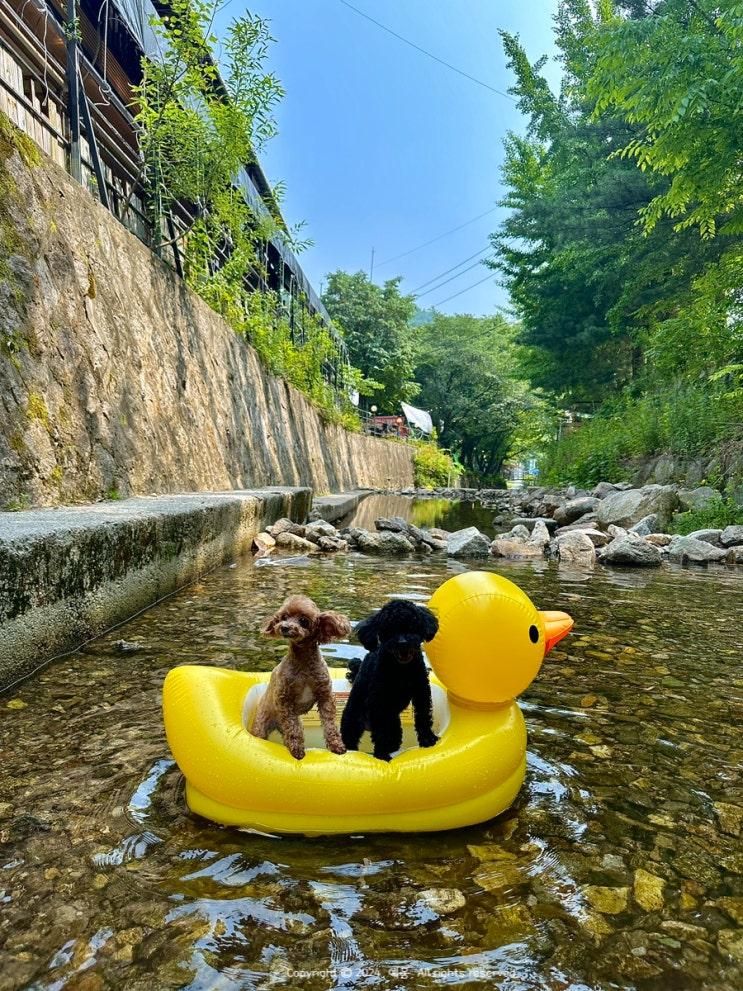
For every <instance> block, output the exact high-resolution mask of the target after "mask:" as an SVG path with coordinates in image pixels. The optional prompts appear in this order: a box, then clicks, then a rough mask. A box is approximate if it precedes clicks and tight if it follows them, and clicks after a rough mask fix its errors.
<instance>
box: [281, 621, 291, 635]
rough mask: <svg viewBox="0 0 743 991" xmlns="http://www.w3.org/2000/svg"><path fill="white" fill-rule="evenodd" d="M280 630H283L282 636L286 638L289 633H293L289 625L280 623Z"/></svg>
mask: <svg viewBox="0 0 743 991" xmlns="http://www.w3.org/2000/svg"><path fill="white" fill-rule="evenodd" d="M279 629H280V630H281V632H282V634H283V635H284V636H286V635H287V634H288V633H290V632H291V625H290V624H289V623H279Z"/></svg>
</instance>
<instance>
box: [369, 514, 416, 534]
mask: <svg viewBox="0 0 743 991" xmlns="http://www.w3.org/2000/svg"><path fill="white" fill-rule="evenodd" d="M374 526H375V527H376V528H377V530H389V531H390V532H391V533H407V530H408V522H407V520H404V519H403V518H402V516H392V517H391V518H390V519H387V518H386V517H385V516H380V517H379V519H377V520H374Z"/></svg>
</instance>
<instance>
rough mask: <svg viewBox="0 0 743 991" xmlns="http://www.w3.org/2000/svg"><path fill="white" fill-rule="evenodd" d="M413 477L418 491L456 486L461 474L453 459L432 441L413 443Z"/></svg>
mask: <svg viewBox="0 0 743 991" xmlns="http://www.w3.org/2000/svg"><path fill="white" fill-rule="evenodd" d="M414 447H415V454H414V455H413V476H414V481H415V485H416V487H417V488H419V489H435V488H439V487H441V486H446V485H456V483H457V480H458V478H459V475H460V473H461V469H460V467H459V466H458V465H457V463H456V462H455V460H454V458H453V457H452V456H451V454H449V452H448V451H445V450H444V449H443V448H441V447H439V446H438V445H437V444H435V443H433V442H432V441H427V440H419V441H415V442H414Z"/></svg>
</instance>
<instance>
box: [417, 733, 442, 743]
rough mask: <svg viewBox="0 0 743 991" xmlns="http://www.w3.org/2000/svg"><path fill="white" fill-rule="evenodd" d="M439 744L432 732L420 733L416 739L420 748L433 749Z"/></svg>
mask: <svg viewBox="0 0 743 991" xmlns="http://www.w3.org/2000/svg"><path fill="white" fill-rule="evenodd" d="M438 742H439V738H438V737H437V736H436V734H435V733H433V732H428V733H421V734H420V736H419V737H418V746H420V747H433V746H434V745H435V744H436V743H438Z"/></svg>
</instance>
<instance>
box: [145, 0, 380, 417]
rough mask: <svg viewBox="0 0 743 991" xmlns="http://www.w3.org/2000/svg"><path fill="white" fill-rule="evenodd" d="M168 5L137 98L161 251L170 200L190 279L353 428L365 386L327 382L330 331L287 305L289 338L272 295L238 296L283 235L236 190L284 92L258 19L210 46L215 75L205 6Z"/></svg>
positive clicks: (269, 360)
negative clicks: (186, 209) (267, 247)
mask: <svg viewBox="0 0 743 991" xmlns="http://www.w3.org/2000/svg"><path fill="white" fill-rule="evenodd" d="M169 6H170V13H169V14H167V15H164V16H163V18H162V19H157V18H156V19H155V20H154V21H153V27H154V30H155V32H156V33H157V34H158V35H159V36H160V38H161V45H160V49H161V57H158V59H157V60H154V59H147V58H145V59H144V60H143V63H142V67H143V80H142V83H141V85H140V86H139V87H138V88H137V91H136V103H137V115H136V121H137V126H138V128H139V137H140V148H141V151H142V176H141V178H142V182H143V184H144V187H145V189H146V192H147V201H148V203H149V204H150V207H151V210H152V222H153V226H154V230H155V236H156V241H159V247H160V248H161V249H163V248H165V247H167V245H168V244H169V243H170V242H166V241H164V240H163V236H162V226H163V221H164V216H165V214H166V213H167V212H168V211H169V210H170V209H171V207H172V206H173V204H174V203H176V202H181V203H186V204H190V205H191V206H192V208H193V213H194V218H193V221H192V223H191V224H190V225H189V227H188V229H187V230H186V231H185V232H182V233H181V234H179V235H178V236H177V238H176V239H175V240H176V241H178V242H179V243H180V251H181V253H182V254H183V256H184V270H185V276H186V281H187V282H188V284H189V285H190V286H191V287H192V288H193V289H194V290H195V291H196V292H197V293H198V294H199V295H200V296H201V297H202V298H203V299H204V300H205V301H206V302H207V303H208V304H209V305H210V306H211V307H212V308H213V309H214V310H216V311H217V312H218V313H220V314H221V315H222V316H223V317H224V318H225V319H226V320H227V321H228V322H229V323H230V324H231V325H232V327H233V328H234V329H235V330H236V331H237V332H238V333H240V334H243V335H244V336H245V337H246V338H247V339H248V340H249V341H250V342H251V343H252V344H253V346H254V347H255V348H256V350H257V351H258V353H259V354H260V356H261V358H262V359H263V361H264V362H265V364H266V365H267V367H268V368H269V369H270V370H271V371H272V372H274V373H275V374H277V375H281V376H283V377H284V378H285V379H286V380H287V381H289V382H291V383H292V384H293V385H295V386H297V388H299V389H301V390H302V391H303V392H304V393H305V394H306V395H307V396H308V397H309V398H310V399H311V400H312V402H313V403H315V404H316V405H317V406H318V408H319V409H320V411H321V412H322V413H323V415H324V416H325V418H326V419H329V420H332V421H333V422H338V423H342V424H343V425H345V426H348V427H350V428H352V429H358V424H359V421H358V415H357V414H356V413H355V412H354V410H353V407H352V406H351V404H350V402H349V400H348V394H349V392H350V390H351V389H353V388H359V389H362V388H363V385H364V384H363V379H362V376H361V375H360V374H359V373H358V372H357V371H355V370H354V369H351V370H348V372H347V374H346V375H345V380H344V381H343V382H341V383H338V385H339V391H337V390H336V389H335V388H334V387H332V386H331V385H330V384H329V382H328V375H329V372H330V370H331V369H333V368H334V367H336V368H337V366H338V365H339V364H340V363H341V359H340V356H339V343H338V340H337V339H334V337H333V335H332V333H331V331H330V330H329V329H328V328H327V327H326V326H325V325H324V324H323V323H322V322H321V321H320V320H318V319H316V318H314V317H313V316H311V315H309V314H308V313H307V312H306V311H305V308H304V307H303V306H301V305H297V307H296V310H297V311H299V312H298V313H295V314H294V318H293V327H294V331H295V332H294V333H292V323H291V322H290V319H289V316H288V315H287V314H286V313H285V312H284V310H283V308H282V306H281V305H280V300H279V299H278V298H277V297H276V295H275V294H273V293H269V292H251V291H249V290H248V283H247V278H248V276H250V275H252V274H255V273H258V274H265V273H263V269H262V266H263V262H262V245H263V243H264V242H265V240H266V239H267V238H268V237H272V238H277V237H279V238H285V239H286V240H287V241H292V240H293V237H292V234H291V233H290V232H287V231H286V230H284V229H283V222H282V221H281V218H280V216H279V215H278V211H277V210H276V209H275V208H273V212H271V210H270V209H267V210H266V211H261V212H260V213H256V212H255V211H254V210H253V208H252V207H251V206H249V204H248V202H247V201H246V199H245V196H244V193H243V192H242V190H241V189H239V188H238V187H237V186H236V185H235V177H236V176H238V174H239V171H240V169H241V168H242V167H243V166H244V165H246V164H248V163H250V162H251V161H254V159H255V151H256V150H259V149H260V148H261V147H262V146H263V144H264V143H265V142H266V141H267V140H268V139H269V138H270V137H272V136H273V134H274V133H275V130H276V127H275V121H274V118H273V111H274V108H275V106H276V103H277V102H278V100H279V99H280V98H281V96H282V95H283V91H282V89H281V85H280V84H279V82H278V80H277V79H276V77H275V76H274V75H273V74H272V73H270V72H268V71H267V69H266V67H265V63H266V58H267V53H268V47H269V44H270V42H271V40H272V39H271V37H270V34H269V30H268V22H267V21H265V20H263V19H261V18H260V17H257V16H255V15H253V14H251V13H249V12H246V13H245V14H242V15H240V16H239V17H236V18H234V19H233V21H232V22H231V24H230V26H229V28H228V30H227V32H226V34H225V36H224V37H223V38H221V39H220V46H221V74H220V73H219V72H218V70H217V68H216V65H215V64H214V62H213V61H212V59H211V58H210V51H211V49H212V48H213V47H214V45H215V43H216V42H217V39H216V38H215V37H214V36H213V35H211V33H210V29H211V24H212V21H213V16H214V13H215V6H214V3H213V2H209V0H175V2H174V3H171V4H170V5H169ZM269 206H271V205H270V204H269Z"/></svg>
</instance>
